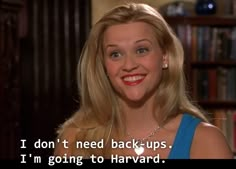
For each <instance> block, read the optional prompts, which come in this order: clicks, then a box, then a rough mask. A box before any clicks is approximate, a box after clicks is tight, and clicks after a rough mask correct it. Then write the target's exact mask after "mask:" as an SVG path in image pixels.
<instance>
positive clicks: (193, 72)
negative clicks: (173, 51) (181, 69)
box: [165, 15, 236, 153]
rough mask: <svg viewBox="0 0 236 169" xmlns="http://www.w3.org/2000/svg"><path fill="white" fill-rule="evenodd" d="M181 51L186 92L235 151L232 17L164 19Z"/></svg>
mask: <svg viewBox="0 0 236 169" xmlns="http://www.w3.org/2000/svg"><path fill="white" fill-rule="evenodd" d="M165 19H166V20H167V22H168V23H169V24H170V26H171V27H172V28H173V29H174V31H175V32H176V34H177V36H178V37H179V38H180V40H181V42H182V44H183V46H184V50H185V70H186V76H187V81H188V83H189V86H190V93H191V95H192V97H193V99H194V100H195V101H196V102H198V103H199V104H200V105H201V106H202V107H203V108H204V109H205V110H206V112H207V113H209V115H210V120H211V122H212V123H213V124H215V125H216V126H218V127H219V128H220V129H221V130H222V131H223V133H224V134H225V135H226V137H227V139H228V142H229V144H230V146H231V147H232V150H233V151H234V152H235V153H236V16H232V15H227V16H217V15H209V16H168V17H166V18H165Z"/></svg>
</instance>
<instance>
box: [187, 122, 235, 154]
mask: <svg viewBox="0 0 236 169" xmlns="http://www.w3.org/2000/svg"><path fill="white" fill-rule="evenodd" d="M232 157H233V153H232V151H231V149H230V146H229V144H228V141H227V138H226V137H225V135H224V134H223V132H222V131H221V130H220V129H219V128H218V127H216V126H214V125H212V124H210V123H207V122H200V123H199V124H198V126H197V128H196V131H195V134H194V140H193V143H192V148H191V158H232Z"/></svg>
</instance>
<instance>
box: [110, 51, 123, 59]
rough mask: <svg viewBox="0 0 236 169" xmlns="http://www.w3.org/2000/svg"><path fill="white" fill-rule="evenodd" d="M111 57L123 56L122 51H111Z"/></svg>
mask: <svg viewBox="0 0 236 169" xmlns="http://www.w3.org/2000/svg"><path fill="white" fill-rule="evenodd" d="M110 56H111V58H114V59H115V58H118V57H120V56H121V53H120V52H111V54H110Z"/></svg>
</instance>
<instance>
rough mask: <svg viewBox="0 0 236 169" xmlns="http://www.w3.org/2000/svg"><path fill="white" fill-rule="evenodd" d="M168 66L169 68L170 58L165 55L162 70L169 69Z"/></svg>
mask: <svg viewBox="0 0 236 169" xmlns="http://www.w3.org/2000/svg"><path fill="white" fill-rule="evenodd" d="M168 66H169V60H168V56H167V55H163V59H162V68H163V69H167V68H168Z"/></svg>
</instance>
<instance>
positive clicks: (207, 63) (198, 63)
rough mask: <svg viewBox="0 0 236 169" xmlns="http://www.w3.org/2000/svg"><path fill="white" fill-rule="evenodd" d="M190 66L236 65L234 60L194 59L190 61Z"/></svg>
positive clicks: (214, 66)
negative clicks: (194, 60)
mask: <svg viewBox="0 0 236 169" xmlns="http://www.w3.org/2000/svg"><path fill="white" fill-rule="evenodd" d="M191 66H192V68H216V67H236V61H235V60H227V61H196V62H192V63H191Z"/></svg>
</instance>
